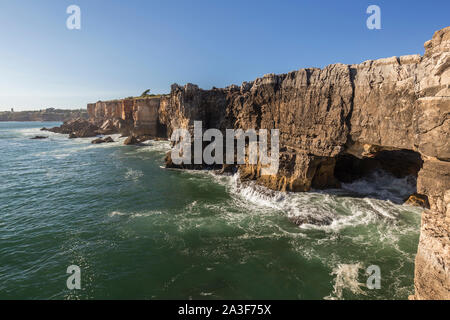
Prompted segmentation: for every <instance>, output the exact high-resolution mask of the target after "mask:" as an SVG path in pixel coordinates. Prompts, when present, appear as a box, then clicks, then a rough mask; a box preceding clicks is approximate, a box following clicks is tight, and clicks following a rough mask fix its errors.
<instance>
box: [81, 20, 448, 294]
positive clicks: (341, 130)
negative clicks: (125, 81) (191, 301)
mask: <svg viewBox="0 0 450 320" xmlns="http://www.w3.org/2000/svg"><path fill="white" fill-rule="evenodd" d="M88 113H89V116H90V119H91V122H92V123H94V124H96V125H97V126H99V127H100V128H101V130H103V132H105V133H107V132H111V130H112V131H114V130H116V131H119V132H122V133H123V134H126V135H132V136H135V135H136V136H139V135H148V136H162V135H166V136H168V137H170V135H171V133H172V132H173V131H174V130H175V129H179V128H185V129H189V130H190V131H191V132H192V130H193V123H194V121H202V123H203V130H206V129H208V128H216V129H220V130H222V131H224V130H225V129H238V128H240V129H244V130H245V129H257V130H258V129H274V128H276V129H279V130H280V146H281V149H280V159H279V160H280V165H279V170H278V172H277V174H274V175H262V174H261V166H260V165H259V164H258V165H250V164H245V165H239V166H236V167H235V168H234V169H238V170H239V171H240V175H241V178H242V179H250V180H255V181H256V182H258V183H260V184H262V185H265V186H267V187H269V188H272V189H275V190H284V191H308V190H310V189H311V188H327V187H335V186H338V185H339V181H338V180H339V179H338V177H339V178H340V179H353V178H355V177H356V176H357V175H358V174H359V173H358V172H359V170H360V171H361V172H363V171H364V170H367V169H370V168H371V167H377V166H381V167H384V168H386V166H387V167H388V169H389V171H390V172H391V173H393V174H395V175H397V176H402V175H406V174H415V175H417V177H418V179H417V195H414V196H415V197H416V198H417V199H419V198H420V199H423V203H427V205H429V206H430V209H429V210H426V211H425V212H424V213H423V215H422V226H421V235H420V244H419V249H418V253H417V257H416V270H415V295H414V297H413V298H416V299H450V252H449V250H450V239H449V233H450V147H449V143H450V139H449V138H450V117H449V113H450V27H447V28H445V29H442V30H439V31H437V32H436V33H435V34H434V36H433V38H432V39H431V40H430V41H427V42H426V43H425V54H424V55H423V56H421V55H409V56H402V57H392V58H387V59H379V60H370V61H365V62H363V63H361V64H357V65H344V64H334V65H330V66H328V67H326V68H324V69H316V68H309V69H302V70H298V71H294V72H290V73H287V74H282V75H275V74H268V75H265V76H264V77H262V78H259V79H256V80H255V81H252V82H244V83H243V84H242V85H241V86H236V85H233V86H230V87H227V88H224V89H217V88H213V89H212V90H202V89H200V88H198V87H197V86H196V85H193V84H187V85H185V86H183V87H182V86H179V85H176V84H175V85H172V88H171V93H170V95H167V96H163V97H161V98H158V99H155V98H153V99H125V100H116V101H107V102H97V103H95V104H90V105H88ZM136 141H137V140H136ZM367 159H373V161H366V160H367ZM167 161H168V165H171V166H173V163H171V159H170V157H168V158H167ZM359 161H360V162H359ZM336 164H337V165H336ZM202 167H203V166H202V165H199V166H196V168H202ZM349 168H352V170H349ZM355 168H357V170H354V169H355ZM229 170H230V166H228V165H224V167H223V171H229ZM425 200H426V201H425ZM300 223H301V222H300ZM324 223H326V221H325V222H324Z"/></svg>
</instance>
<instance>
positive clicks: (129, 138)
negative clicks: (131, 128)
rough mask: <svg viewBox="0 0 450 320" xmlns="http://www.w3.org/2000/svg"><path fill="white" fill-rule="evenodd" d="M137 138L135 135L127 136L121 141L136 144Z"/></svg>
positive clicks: (126, 143)
mask: <svg viewBox="0 0 450 320" xmlns="http://www.w3.org/2000/svg"><path fill="white" fill-rule="evenodd" d="M138 143H139V140H138V139H137V138H136V137H135V136H129V137H128V138H126V139H125V141H124V142H123V144H124V145H127V146H128V145H134V144H138Z"/></svg>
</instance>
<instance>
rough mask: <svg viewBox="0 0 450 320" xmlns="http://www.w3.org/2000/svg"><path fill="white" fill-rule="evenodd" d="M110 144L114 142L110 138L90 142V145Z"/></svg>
mask: <svg viewBox="0 0 450 320" xmlns="http://www.w3.org/2000/svg"><path fill="white" fill-rule="evenodd" d="M111 142H114V140H113V138H111V137H106V138H97V139H95V140H92V141H91V143H93V144H99V143H111Z"/></svg>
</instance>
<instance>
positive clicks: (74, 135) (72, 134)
mask: <svg viewBox="0 0 450 320" xmlns="http://www.w3.org/2000/svg"><path fill="white" fill-rule="evenodd" d="M76 137H77V135H76V134H75V133H73V132H72V133H70V134H69V139H75V138H76Z"/></svg>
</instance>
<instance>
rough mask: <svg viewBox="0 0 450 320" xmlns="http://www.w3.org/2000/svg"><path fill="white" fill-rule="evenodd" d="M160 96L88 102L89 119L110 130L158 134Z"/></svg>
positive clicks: (125, 132) (134, 133) (133, 133)
mask: <svg viewBox="0 0 450 320" xmlns="http://www.w3.org/2000/svg"><path fill="white" fill-rule="evenodd" d="M159 105H160V98H155V97H149V98H129V99H123V100H112V101H98V102H96V103H91V104H88V106H87V110H88V114H89V119H90V120H91V121H92V122H94V123H95V124H97V125H98V126H100V127H101V128H102V129H104V130H106V131H108V130H110V131H119V132H121V133H124V134H132V135H137V136H140V135H149V136H155V137H156V136H158V135H159V134H160V130H159V129H160V128H159V127H158V126H159V120H158V117H159V114H158V112H159Z"/></svg>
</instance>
